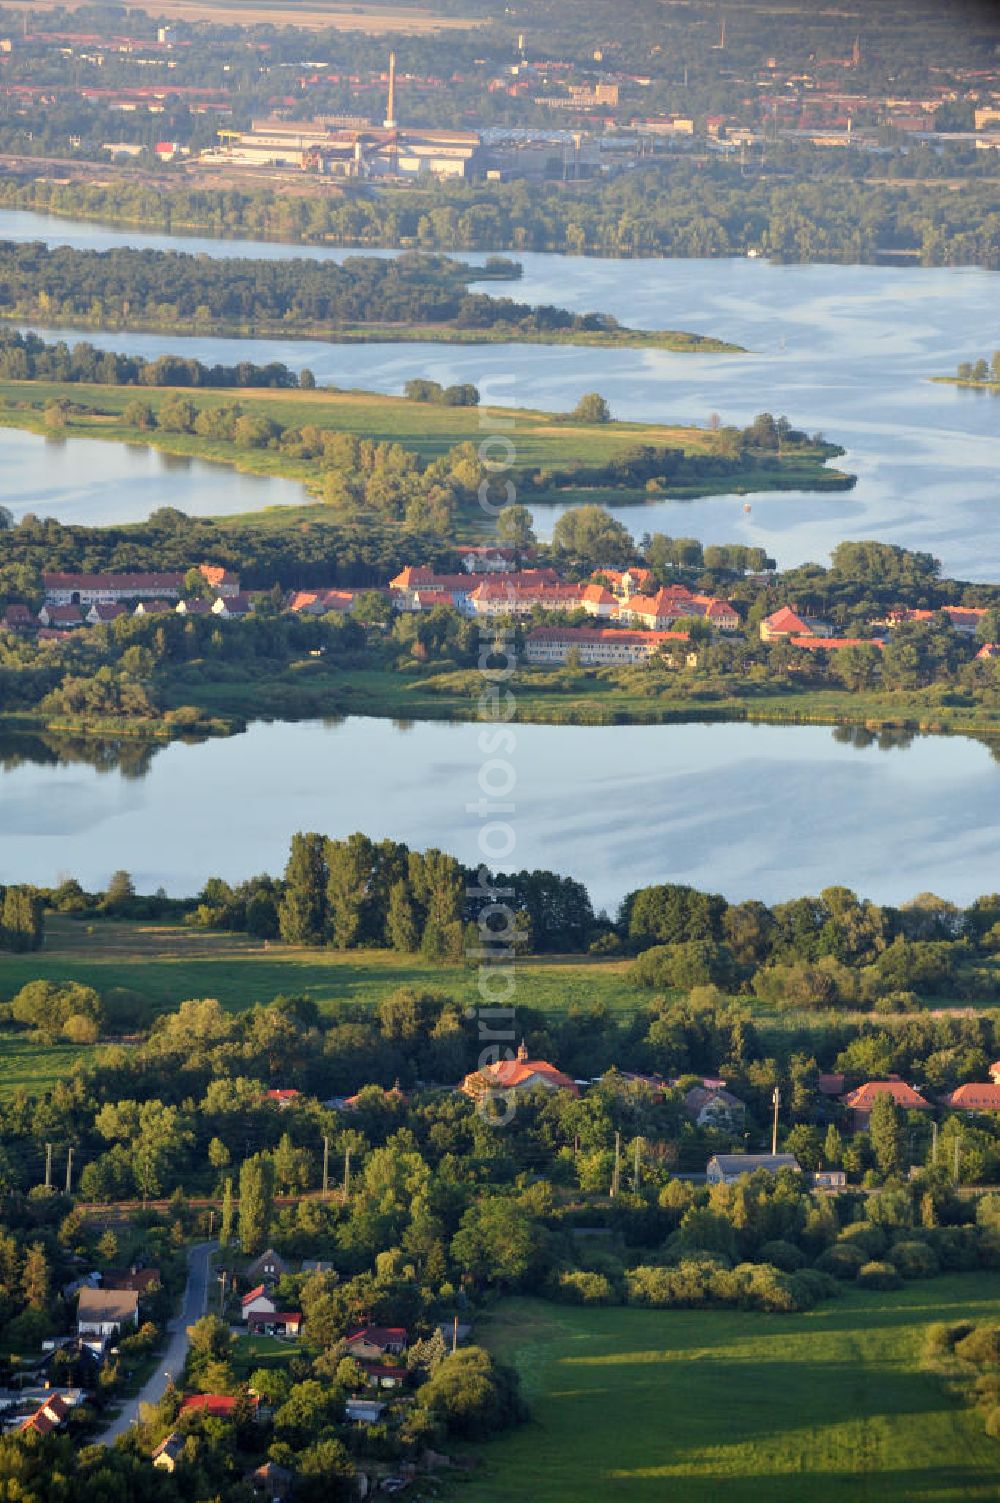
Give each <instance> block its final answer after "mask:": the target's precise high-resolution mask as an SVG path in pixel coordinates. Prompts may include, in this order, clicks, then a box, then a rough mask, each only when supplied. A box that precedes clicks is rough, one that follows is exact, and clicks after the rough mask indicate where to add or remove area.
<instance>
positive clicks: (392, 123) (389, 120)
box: [385, 52, 396, 130]
mask: <svg viewBox="0 0 1000 1503" xmlns="http://www.w3.org/2000/svg"><path fill="white" fill-rule="evenodd" d="M385 128H386V130H395V129H396V54H395V53H394V52H390V53H389V107H388V109H387V110H386V116H385Z"/></svg>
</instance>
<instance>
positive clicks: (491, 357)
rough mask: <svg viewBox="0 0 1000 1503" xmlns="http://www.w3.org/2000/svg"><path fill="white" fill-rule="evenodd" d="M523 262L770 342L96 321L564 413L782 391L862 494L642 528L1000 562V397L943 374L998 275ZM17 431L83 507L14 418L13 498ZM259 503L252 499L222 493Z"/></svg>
mask: <svg viewBox="0 0 1000 1503" xmlns="http://www.w3.org/2000/svg"><path fill="white" fill-rule="evenodd" d="M0 237H6V238H17V239H42V240H48V241H50V242H53V243H63V244H65V243H73V244H78V245H85V246H93V247H96V248H101V247H104V246H108V245H112V244H120V243H122V241H123V240H124V241H126V242H128V243H130V244H134V245H148V246H157V247H169V246H174V247H180V248H183V249H186V250H193V251H198V252H203V253H205V254H207V255H212V256H233V255H241V254H249V255H255V256H256V255H260V256H269V257H289V256H296V255H306V256H319V257H326V258H328V259H332V260H342V259H344V257H345V256H347V255H351V254H358V252H351V251H344V250H317V249H311V248H308V247H300V246H288V245H279V244H273V243H270V242H260V243H258V242H247V241H230V240H211V239H200V238H193V237H192V238H187V237H185V238H181V237H171V236H162V235H143V234H137V233H132V232H125V233H120V232H117V231H113V230H107V229H102V228H99V227H95V226H91V225H80V224H75V223H72V222H70V221H64V220H59V219H56V218H50V217H46V216H42V215H34V214H20V213H17V212H15V211H6V212H3V213H0ZM467 259H469V260H474V261H481V260H482V259H483V256H481V255H475V254H469V255H468V257H467ZM518 259H519V260H520V261H521V262H522V264H523V266H524V269H525V275H524V278H523V280H522V281H521V282H520V283H518V284H516V286H515V287H512V288H504V289H501V290H510V291H513V292H514V293H515V295H516V296H517V297H519V298H524V299H525V300H527V301H530V302H555V303H559V304H562V305H563V306H567V307H571V308H573V309H576V310H578V311H585V310H588V309H601V310H605V311H608V312H612V313H614V314H616V315H617V316H618V317H619V318H620V319H621V320H622V321H623V322H626V323H631V324H633V325H636V326H639V327H649V328H651V327H681V328H688V329H693V330H695V331H697V332H700V333H706V334H715V335H719V336H721V337H724V338H726V339H730V340H733V341H735V342H737V343H739V344H743V345H745V346H746V347H747V348H748V349H750V350H751V351H752V352H753V353H752V354H750V355H745V356H712V355H673V354H670V353H668V352H665V351H648V350H612V351H601V352H599V353H598V352H595V351H590V350H583V349H573V348H557V347H544V346H536V347H532V346H523V345H514V346H511V345H500V346H495V345H491V346H474V347H468V346H466V347H462V346H447V345H441V346H437V347H428V346H425V345H367V346H356V347H350V348H346V347H343V346H337V345H332V344H327V343H322V342H310V341H302V340H288V341H286V340H241V341H231V340H221V339H215V338H212V337H211V336H210V335H208V334H206V335H205V336H199V337H192V338H186V339H183V338H178V337H176V336H172V335H164V336H161V335H123V334H116V335H106V336H95V335H93V334H87V335H86V336H84V337H87V338H90V339H92V340H94V342H96V343H102V342H103V343H104V344H106V345H113V346H114V347H116V348H120V349H127V350H137V351H140V352H142V353H144V354H147V355H150V356H154V355H157V354H160V353H163V352H164V351H165V350H168V349H169V350H174V351H177V352H186V353H190V354H193V355H196V356H198V357H199V358H200V359H202V360H205V361H209V362H214V361H223V362H226V363H231V362H233V361H235V360H236V359H237V358H240V357H249V358H251V359H254V360H259V361H266V360H272V359H278V360H284V361H286V362H287V363H288V364H289V365H290V366H292V367H294V368H296V369H299V368H301V367H302V366H303V365H309V366H310V367H311V368H312V369H313V370H314V371H315V372H316V374H317V377H318V378H319V379H320V381H322V382H327V381H329V382H334V383H336V384H338V385H342V386H354V387H363V388H368V389H371V390H375V391H386V392H398V391H400V390H401V389H402V386H403V383H404V381H406V380H407V379H408V378H409V377H411V376H415V375H426V376H430V377H433V378H434V379H436V380H440V381H443V382H451V381H474V382H475V383H476V384H477V385H478V386H479V387H480V389H481V390H482V392H483V394H484V398H485V399H487V400H493V401H497V402H503V403H505V404H510V405H512V406H535V407H541V408H546V409H552V410H556V411H563V410H565V409H567V408H568V407H571V406H572V405H573V404H574V403H575V402H576V400H577V399H578V397H579V396H580V394H581V393H582V392H584V391H587V390H592V389H594V388H597V389H600V390H601V391H602V392H603V393H604V394H605V395H606V396H607V397H608V399H609V401H610V402H611V405H612V408H613V410H614V412H615V414H616V415H617V416H620V417H623V418H636V419H640V418H641V419H674V418H676V419H682V420H690V421H694V422H702V423H703V422H705V421H707V419H708V416H709V414H710V413H711V412H713V411H717V412H719V413H720V414H721V416H722V417H723V419H724V420H727V421H733V422H738V423H743V422H746V421H747V420H748V419H749V418H751V417H752V416H753V415H754V413H756V412H758V411H760V410H761V409H763V408H767V409H769V410H771V411H773V412H785V413H787V414H788V415H789V417H791V419H792V420H793V421H794V422H796V423H797V424H800V425H801V426H803V427H805V428H807V429H808V430H809V431H811V432H812V431H816V430H821V431H823V432H824V433H825V434H827V435H828V436H829V437H830V438H832V439H835V440H837V441H838V442H840V443H842V444H844V446H845V447H846V448H847V450H848V454H847V457H846V459H845V460H844V461H843V462H842V463H843V465H844V467H846V468H848V469H850V470H851V471H853V472H855V473H856V474H857V475H858V477H859V480H858V485H857V488H856V489H855V490H854V491H853V492H850V493H848V494H839V495H836V494H835V495H830V496H810V495H808V494H807V495H800V494H797V493H782V494H777V495H761V496H756V497H754V498H752V510H751V513H750V514H749V515H747V514H745V513H744V512H743V503H742V500H741V499H739V498H736V497H731V498H714V499H708V500H704V501H696V502H665V503H658V504H654V505H651V506H643V507H631V508H626V509H623V510H622V511H621V513H620V515H621V516H622V518H623V520H624V521H625V522H626V523H627V524H628V526H629V527H631V528H632V530H633V531H634V532H635V533H637V534H640V533H642V532H646V531H655V530H663V531H667V532H671V533H674V534H678V533H683V534H689V535H692V536H696V537H699V538H701V539H702V540H703V541H705V542H717V541H736V540H743V541H746V542H749V543H754V544H760V545H762V546H764V547H765V548H767V549H768V551H769V552H770V553H772V554H773V555H774V556H775V557H776V558H777V559H778V560H779V563H781V564H783V565H790V564H794V563H798V562H802V561H803V560H805V559H816V560H818V561H823V560H824V559H825V558H826V556H827V554H828V553H829V551H830V549H831V548H832V547H834V546H835V545H836V543H837V542H839V541H841V540H842V539H844V538H860V537H878V538H882V539H888V540H892V541H895V542H899V543H903V544H905V545H906V546H908V547H912V548H926V549H929V550H931V551H932V552H934V553H935V554H936V555H937V556H939V557H940V558H941V559H942V560H943V563H944V566H945V568H946V570H947V571H948V572H949V573H954V574H957V575H960V576H963V577H966V578H971V579H977V578H995V577H996V575H997V546H996V544H997V539H998V536H1000V528H998V512H997V508H998V492H997V480H996V477H997V474H998V472H1000V401H997V400H996V399H994V398H991V397H989V396H986V395H983V394H980V393H973V392H968V391H961V390H959V389H957V388H955V387H950V386H939V385H934V384H932V383H931V382H930V381H929V380H928V379H927V378H928V377H929V376H931V375H935V374H942V373H947V372H948V371H950V370H953V369H954V367H955V366H956V365H957V363H958V362H959V361H960V360H963V359H968V358H970V357H974V356H978V355H980V354H985V353H988V351H989V350H990V349H991V348H992V347H993V346H995V345H996V344H997V343H998V342H1000V336H998V334H997V330H996V327H995V316H994V315H993V310H995V308H996V306H997V304H998V289H1000V280H998V277H997V273H995V272H988V271H981V270H979V269H977V268H966V267H962V268H941V269H924V268H918V267H905V268H898V267H873V266H825V265H824V266H772V265H770V264H768V263H766V262H762V261H747V260H735V259H734V260H724V261H656V260H649V261H647V260H642V261H629V262H627V263H622V262H616V261H605V260H588V259H586V258H584V257H570V256H559V255H540V254H524V255H520V256H519V257H518ZM991 316H992V317H994V322H993V324H992V325H991ZM46 332H49V331H46ZM53 332H55V331H53ZM58 332H62V333H66V331H58ZM69 337H70V338H74V337H79V336H77V335H73V334H72V333H70V334H69ZM515 437H516V435H515ZM15 442H20V443H21V449H20V453H21V455H22V456H23V457H22V460H21V471H20V478H19V483H20V484H23V485H25V486H26V487H28V488H29V489H30V490H31V492H32V494H33V496H34V498H35V499H34V503H33V506H34V509H35V510H41V511H45V512H47V513H51V514H55V515H63V514H65V515H69V512H70V509H71V508H73V507H74V506H75V507H76V509H77V514H78V515H79V516H80V517H81V519H82V517H83V512H82V510H81V509H80V507H81V503H80V497H79V494H78V493H77V492H75V491H74V490H73V489H72V487H70V489H69V490H67V489H65V487H64V483H63V481H62V479H61V478H60V477H59V476H53V474H52V470H51V468H50V465H49V462H48V461H49V456H48V454H47V452H46V449H45V442H44V440H41V439H37V440H33V441H30V440H29V441H28V442H27V443H25V442H24V441H23V440H20V439H19V440H15V439H13V438H11V436H10V434H9V432H7V433H0V475H2V476H3V479H2V480H0V485H2V487H3V489H4V491H5V492H6V496H5V498H4V499H5V501H6V504H8V505H12V506H13V508H14V509H15V510H16V511H21V510H24V509H26V508H25V507H24V506H23V505H22V504H21V500H20V498H19V496H18V494H17V493H16V490H15V489H14V487H13V486H12V485H11V483H10V481H9V480H8V479H7V477H8V475H9V474H11V473H12V470H11V469H10V468H9V467H8V464H7V462H6V461H7V458H8V455H9V454H10V453H12V452H13V451H12V450H11V449H10V448H9V447H8V446H9V445H10V444H14V443H15ZM118 462H119V461H117V460H116V459H115V457H114V453H113V450H112V449H111V446H108V449H107V450H104V449H103V448H102V450H101V452H100V453H95V452H94V451H93V449H91V451H90V452H89V453H88V456H87V476H88V479H89V480H90V481H92V482H93V484H94V486H95V489H96V490H97V491H100V487H101V484H102V481H103V478H104V475H105V473H107V475H108V476H109V480H110V479H112V478H113V477H114V475H115V474H116V471H115V466H116V464H117V463H118ZM81 468H82V466H81ZM233 483H234V484H236V483H237V482H236V481H234V482H233ZM153 490H155V491H156V493H157V494H156V497H155V500H154V497H153V496H152V494H150V493H151V492H152V491H153ZM189 493H190V495H189ZM255 494H256V495H257V497H258V504H260V505H265V504H268V502H269V501H271V500H273V501H275V502H277V501H280V500H283V499H285V495H284V493H283V492H282V491H281V489H280V484H279V482H268V483H266V484H262V485H261V486H260V488H259V490H257V491H256V492H255ZM122 503H123V504H124V505H125V506H126V508H127V509H126V510H125V511H124V512H123V513H122V514H121V515H122V516H133V517H139V516H142V515H144V514H146V513H147V512H148V511H149V510H150V509H152V506H153V505H154V504H155V505H171V506H177V507H180V508H181V509H182V510H189V511H194V510H195V509H197V508H199V507H200V505H201V503H200V499H199V497H198V495H197V494H196V493H195V487H194V485H193V484H192V477H191V475H190V474H189V475H183V474H178V473H176V472H167V471H164V472H163V473H159V472H154V480H153V481H152V482H151V484H150V485H149V486H148V487H145V488H143V490H142V491H141V492H136V493H134V494H132V495H131V496H130V497H125V496H124V495H123V496H122ZM115 504H117V503H115ZM243 507H244V502H243V500H242V499H241V500H240V501H239V503H238V504H236V505H233V506H230V507H226V508H224V507H223V506H221V505H220V506H218V507H211V508H209V509H218V510H220V511H221V510H223V509H226V510H242V509H243ZM556 515H557V512H556V509H555V508H545V509H544V511H540V513H539V516H538V519H537V520H538V523H539V530H540V531H542V532H545V531H546V530H547V529H549V528H551V525H552V523H553V521H554V518H555V516H556ZM104 516H106V513H105V514H103V516H102V518H101V519H104ZM94 519H95V520H97V519H98V518H97V517H96V516H95V518H94Z"/></svg>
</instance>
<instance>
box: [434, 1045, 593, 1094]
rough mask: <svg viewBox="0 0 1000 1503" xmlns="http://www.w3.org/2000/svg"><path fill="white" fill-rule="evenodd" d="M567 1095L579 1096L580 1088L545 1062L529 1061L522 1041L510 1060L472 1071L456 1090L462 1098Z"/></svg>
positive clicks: (499, 1061) (560, 1071)
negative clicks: (508, 1093) (541, 1092)
mask: <svg viewBox="0 0 1000 1503" xmlns="http://www.w3.org/2000/svg"><path fill="white" fill-rule="evenodd" d="M538 1088H541V1089H543V1090H546V1091H569V1092H570V1093H571V1095H573V1096H579V1094H580V1088H579V1086H578V1085H577V1083H576V1081H575V1080H572V1079H571V1078H570V1077H569V1076H568V1075H565V1074H563V1072H562V1070H558V1069H557V1068H556V1066H555V1065H550V1064H549V1062H548V1060H547V1059H529V1057H528V1050H527V1047H526V1045H525V1044H524V1042H523V1040H522V1042H521V1044H520V1046H519V1048H518V1051H517V1055H516V1057H515V1058H514V1059H501V1060H498V1061H497V1063H496V1064H492V1065H485V1066H484V1067H483V1068H482V1069H481V1070H474V1071H473V1072H472V1074H471V1075H467V1076H466V1077H465V1079H464V1080H463V1081H462V1084H461V1087H460V1089H461V1090H462V1091H464V1093H465V1094H466V1096H472V1097H476V1096H484V1095H485V1094H486V1093H487V1092H488V1091H532V1090H536V1089H538Z"/></svg>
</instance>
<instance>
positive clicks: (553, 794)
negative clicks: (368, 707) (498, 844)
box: [0, 717, 1000, 906]
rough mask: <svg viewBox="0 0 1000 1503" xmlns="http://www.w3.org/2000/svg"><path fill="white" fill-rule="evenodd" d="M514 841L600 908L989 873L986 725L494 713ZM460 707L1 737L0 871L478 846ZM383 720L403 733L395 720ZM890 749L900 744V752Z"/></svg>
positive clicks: (151, 872)
mask: <svg viewBox="0 0 1000 1503" xmlns="http://www.w3.org/2000/svg"><path fill="white" fill-rule="evenodd" d="M515 731H516V738H517V750H516V756H515V759H514V760H515V764H516V767H517V771H518V785H517V790H516V816H515V829H516V834H517V842H518V843H517V860H518V863H519V864H522V865H524V866H525V867H528V868H532V867H550V868H553V869H555V870H559V871H563V872H566V873H570V874H572V875H574V876H576V877H578V878H579V879H580V880H582V881H583V882H585V883H586V884H587V886H588V888H589V889H590V890H591V892H592V894H593V896H594V899H595V901H596V902H598V903H599V904H603V905H609V906H614V905H615V904H616V903H617V902H618V901H619V900H620V899H621V897H622V896H623V894H624V893H625V892H626V891H627V890H629V889H630V888H633V887H636V886H641V885H643V884H644V883H647V882H657V881H681V882H690V883H692V884H693V885H695V886H698V887H702V888H707V889H711V890H717V891H722V892H724V893H726V895H727V896H729V897H731V898H734V899H739V898H744V897H750V896H759V897H763V898H765V899H766V900H768V901H779V900H781V899H784V898H788V897H791V896H795V895H799V894H802V893H804V892H809V891H819V890H820V889H821V888H823V887H825V886H828V885H829V884H830V883H842V884H844V885H846V886H850V887H853V888H855V889H856V890H858V891H860V892H863V893H865V894H866V895H869V896H871V897H872V898H874V899H876V900H877V901H880V902H902V901H905V900H906V899H907V898H909V897H912V896H913V894H914V893H915V892H918V891H920V890H923V889H933V890H935V891H938V892H941V893H943V894H946V895H947V896H949V897H951V898H953V899H954V900H955V901H959V902H963V901H965V902H967V901H971V900H972V899H973V898H974V897H976V896H977V895H978V894H979V893H980V892H984V891H990V890H992V889H993V888H994V887H995V886H996V870H997V864H998V859H1000V800H998V798H997V792H998V783H997V764H998V762H1000V745H998V743H997V742H996V741H992V742H990V741H987V740H985V739H984V740H976V739H974V738H971V737H952V738H946V737H928V736H920V735H915V734H913V733H912V732H910V731H906V730H903V729H893V730H887V731H884V732H875V731H873V730H870V729H866V728H865V727H857V728H849V729H841V728H838V729H836V730H834V729H832V728H830V727H815V726H803V727H790V726H785V727H778V726H766V725H750V724H746V723H733V724H728V725H727V724H704V723H701V724H679V725H670V726H637V725H625V726H617V727H579V726H544V725H518V726H517V727H515ZM477 736H478V727H477V726H476V725H474V724H460V725H449V724H445V723H442V722H438V721H419V722H412V721H406V722H403V723H402V724H400V725H394V724H392V723H391V722H388V721H380V720H366V719H361V718H357V717H350V718H347V719H345V720H341V721H336V722H326V723H323V722H319V721H304V722H299V723H297V724H294V725H292V724H285V723H274V724H271V723H264V722H257V723H255V724H254V725H252V726H251V727H250V729H249V730H248V731H247V732H246V733H245V734H243V735H240V736H235V737H232V738H229V739H222V740H220V739H217V738H214V739H209V740H206V741H204V742H200V743H188V744H181V743H176V742H174V743H169V744H160V743H156V744H154V745H148V744H144V743H141V742H132V741H118V742H114V741H102V742H97V743H94V742H87V741H83V740H80V739H67V738H61V737H54V736H50V735H44V734H42V735H35V736H24V735H18V736H6V737H3V738H2V740H0V766H2V768H3V775H2V776H0V831H2V832H3V834H2V837H0V881H4V880H12V879H14V878H19V879H21V880H30V881H36V882H40V883H45V884H49V883H52V882H54V881H55V880H57V879H58V878H59V876H60V875H61V874H64V873H67V872H69V873H72V874H73V875H74V876H76V877H77V878H78V879H79V880H80V881H81V882H83V883H84V885H85V886H88V887H100V886H102V885H103V884H104V883H106V882H107V879H108V877H109V875H110V872H111V870H112V869H113V868H114V867H117V866H124V867H126V868H127V869H129V870H131V871H132V872H133V874H134V876H135V878H136V882H137V884H138V885H139V886H140V887H141V888H143V889H144V890H150V891H152V890H155V889H156V888H158V887H160V886H163V887H164V888H165V889H166V890H167V891H170V892H174V893H188V892H191V891H193V890H197V888H198V887H199V886H200V885H201V883H202V882H203V881H204V880H205V878H207V877H208V876H209V875H213V874H216V875H221V876H224V877H226V878H228V879H239V878H241V877H244V876H246V875H247V873H249V872H254V871H259V870H262V869H265V870H270V871H272V872H280V871H281V870H282V868H283V866H284V862H285V858H286V855H287V847H288V840H289V837H290V836H291V834H292V833H293V832H294V831H295V830H298V829H315V830H321V831H324V832H326V833H329V834H331V835H340V836H342V835H346V834H349V833H350V832H351V831H352V830H356V829H363V830H365V831H367V832H368V833H369V834H371V835H372V836H373V837H374V838H383V837H385V836H392V837H394V838H396V839H402V840H406V841H407V842H408V843H410V844H411V845H413V846H416V847H426V846H431V845H436V846H441V847H445V848H447V849H450V850H452V851H454V852H455V854H456V855H458V856H459V857H460V858H461V859H463V860H465V861H467V862H469V863H470V864H471V863H472V862H474V861H476V860H478V848H477V844H476V841H477V822H476V821H475V820H474V819H472V818H471V817H467V816H466V815H465V813H464V811H465V809H466V807H467V805H469V804H470V803H474V801H475V799H476V798H477V796H478V790H477V772H478V766H479V758H478V756H477V750H476V737H477ZM401 737H405V739H402V740H401ZM900 752H903V753H905V755H899V753H900Z"/></svg>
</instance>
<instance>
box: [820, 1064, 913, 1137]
mask: <svg viewBox="0 0 1000 1503" xmlns="http://www.w3.org/2000/svg"><path fill="white" fill-rule="evenodd" d="M879 1096H890V1097H891V1098H892V1100H893V1101H894V1102H895V1104H896V1106H898V1107H899V1108H900V1110H901V1111H904V1112H930V1111H933V1110H934V1108H933V1107H932V1106H931V1104H930V1102H929V1101H925V1100H924V1098H923V1096H921V1095H920V1093H919V1092H918V1091H915V1090H914V1089H913V1087H912V1086H909V1085H907V1084H906V1081H905V1080H901V1079H900V1078H899V1076H898V1075H889V1076H887V1078H886V1079H885V1080H867V1081H865V1083H864V1085H861V1086H858V1088H857V1090H855V1091H850V1092H848V1094H847V1095H846V1096H842V1097H841V1098H840V1101H841V1105H842V1106H843V1107H845V1108H846V1110H847V1113H848V1121H849V1123H850V1127H851V1131H852V1132H867V1131H868V1125H869V1123H870V1122H871V1116H872V1108H873V1106H874V1105H875V1102H876V1101H877V1100H878V1098H879Z"/></svg>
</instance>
